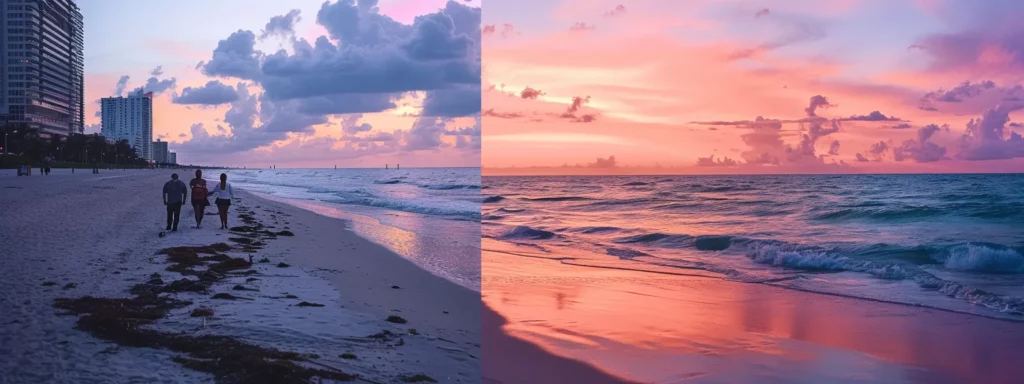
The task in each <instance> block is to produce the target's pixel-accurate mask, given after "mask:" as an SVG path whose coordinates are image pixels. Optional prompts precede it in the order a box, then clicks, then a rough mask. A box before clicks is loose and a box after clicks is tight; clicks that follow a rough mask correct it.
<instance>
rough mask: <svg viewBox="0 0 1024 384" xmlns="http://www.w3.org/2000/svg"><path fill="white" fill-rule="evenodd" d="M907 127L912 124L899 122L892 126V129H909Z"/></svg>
mask: <svg viewBox="0 0 1024 384" xmlns="http://www.w3.org/2000/svg"><path fill="white" fill-rule="evenodd" d="M907 128H910V124H909V123H902V124H897V125H894V126H892V129H907Z"/></svg>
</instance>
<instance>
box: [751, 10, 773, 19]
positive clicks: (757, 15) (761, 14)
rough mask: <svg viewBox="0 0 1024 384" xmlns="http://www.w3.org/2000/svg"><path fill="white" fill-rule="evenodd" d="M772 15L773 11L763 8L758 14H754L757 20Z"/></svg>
mask: <svg viewBox="0 0 1024 384" xmlns="http://www.w3.org/2000/svg"><path fill="white" fill-rule="evenodd" d="M771 13H772V11H771V10H769V9H768V8H762V9H760V10H758V11H757V12H756V13H754V18H755V19H757V18H761V17H765V16H768V15H770V14H771Z"/></svg>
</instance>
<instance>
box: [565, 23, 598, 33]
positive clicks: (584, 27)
mask: <svg viewBox="0 0 1024 384" xmlns="http://www.w3.org/2000/svg"><path fill="white" fill-rule="evenodd" d="M595 29H597V26H594V25H591V24H587V23H584V22H582V21H577V22H576V23H575V24H573V25H572V26H570V27H569V30H570V31H572V32H587V31H593V30H595Z"/></svg>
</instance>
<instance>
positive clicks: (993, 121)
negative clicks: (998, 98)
mask: <svg viewBox="0 0 1024 384" xmlns="http://www.w3.org/2000/svg"><path fill="white" fill-rule="evenodd" d="M1021 109H1024V104H1020V103H1014V104H1001V105H999V106H997V107H995V108H991V109H988V110H986V111H985V112H984V113H982V116H981V117H980V118H978V119H971V121H969V122H968V123H967V129H966V131H964V134H963V136H962V137H961V138H960V141H959V143H958V145H959V148H960V152H959V153H957V155H956V157H957V158H958V159H962V160H998V159H1012V158H1016V157H1024V138H1022V137H1021V135H1020V134H1018V133H1017V132H1013V131H1011V130H1009V129H1007V128H1006V123H1008V122H1009V121H1010V112H1013V111H1017V110H1021Z"/></svg>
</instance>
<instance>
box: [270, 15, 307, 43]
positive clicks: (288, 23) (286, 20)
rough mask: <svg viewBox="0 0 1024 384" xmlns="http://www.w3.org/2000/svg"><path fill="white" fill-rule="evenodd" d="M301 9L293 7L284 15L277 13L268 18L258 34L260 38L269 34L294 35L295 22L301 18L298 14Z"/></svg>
mask: <svg viewBox="0 0 1024 384" xmlns="http://www.w3.org/2000/svg"><path fill="white" fill-rule="evenodd" d="M301 13H302V11H300V10H298V9H293V10H291V11H288V13H286V14H284V15H278V16H274V17H271V18H270V21H269V22H267V25H266V26H265V27H263V33H261V34H260V39H266V38H267V37H270V36H282V37H288V36H294V35H295V23H297V22H299V21H300V20H302V17H301V16H299V15H300V14H301Z"/></svg>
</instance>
